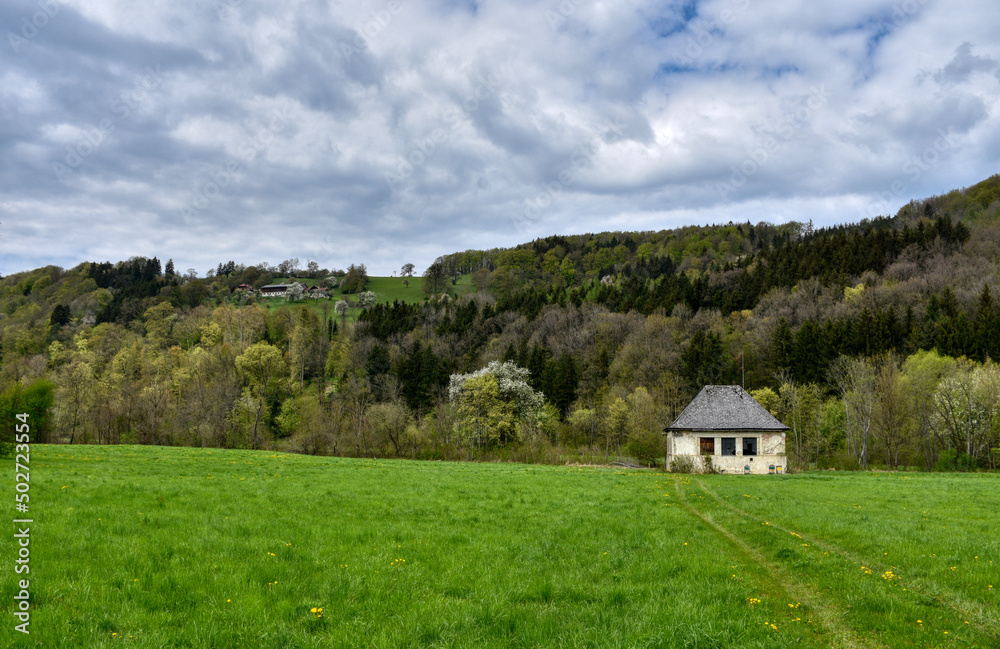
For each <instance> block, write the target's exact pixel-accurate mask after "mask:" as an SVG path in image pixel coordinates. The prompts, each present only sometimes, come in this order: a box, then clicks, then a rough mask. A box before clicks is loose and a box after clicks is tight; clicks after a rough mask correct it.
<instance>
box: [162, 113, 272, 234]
mask: <svg viewBox="0 0 1000 649" xmlns="http://www.w3.org/2000/svg"><path fill="white" fill-rule="evenodd" d="M288 123H289V115H288V114H286V113H283V112H282V111H281V110H280V109H277V108H275V109H274V110H272V111H271V119H270V121H269V122H268V124H267V126H263V127H261V128H259V129H258V130H257V132H256V133H254V135H253V136H252V137H249V138H247V139H246V140H244V141H243V142H241V143H240V145H239V146H238V147H237V149H236V155H235V156H234V157H231V158H230V159H229V160H227V161H226V163H225V164H224V165H222V166H221V167H220V168H218V169H216V170H215V171H211V172H209V173H208V174H206V176H207V177H206V178H205V179H203V180H202V182H200V183H199V184H198V185H197V186H196V188H195V190H194V192H193V193H192V194H191V197H190V198H189V199H188V200H187V201H186V203H185V205H184V207H183V209H181V218H183V219H184V223H186V224H190V223H191V221H192V220H194V218H195V217H196V216H197V215H198V214H200V213H201V212H202V211H204V210H205V208H207V207H208V206H209V205H211V203H212V201H213V200H215V199H216V198H218V197H219V196H220V195H221V194H222V190H224V189H226V188H228V187H229V186H230V185H233V184H238V183H239V182H240V179H239V176H238V174H239V173H240V172H241V171H243V170H244V169H246V168H247V165H249V164H250V163H251V162H253V161H254V160H256V159H257V156H258V155H260V153H261V152H262V151H263V150H264V149H266V148H267V146H268V145H269V144H270V143H271V142H273V141H274V138H275V135H277V134H278V133H281V132H282V131H284V130H285V129H286V128H288Z"/></svg>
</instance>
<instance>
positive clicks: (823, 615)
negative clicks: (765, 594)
mask: <svg viewBox="0 0 1000 649" xmlns="http://www.w3.org/2000/svg"><path fill="white" fill-rule="evenodd" d="M699 484H700V481H699ZM674 487H675V489H676V490H677V499H678V500H679V501H680V504H681V505H682V506H683V507H684V508H685V509H687V510H688V511H689V512H690V513H691V514H693V515H694V516H697V517H698V518H700V519H701V520H702V521H703V522H704V523H705V524H706V525H708V526H709V527H711V528H712V529H714V530H715V531H716V532H717V533H719V534H720V535H721V536H723V537H725V538H726V539H728V540H729V541H730V542H731V543H732V544H733V545H735V546H736V547H737V548H739V549H740V551H741V552H742V553H743V554H745V555H746V556H747V557H748V558H749V559H751V560H752V561H754V562H755V563H757V564H759V565H761V566H764V567H765V568H766V569H767V571H768V573H770V574H771V575H773V576H774V577H775V579H776V580H777V581H778V583H779V584H780V586H781V587H782V588H783V589H784V590H785V591H786V592H787V593H788V594H789V595H790V596H792V597H793V598H794V599H796V600H797V601H799V602H803V603H805V604H806V605H807V606H809V608H810V609H811V610H812V612H813V614H814V617H815V618H816V620H817V621H819V623H820V626H821V627H822V629H824V630H826V631H828V632H829V634H830V635H831V636H832V640H833V642H831V644H830V646H831V647H844V648H845V649H860V648H872V647H886V645H883V644H881V643H878V642H875V641H874V640H872V639H871V638H866V637H863V636H860V635H858V634H857V633H855V632H854V630H853V629H851V628H850V627H848V626H846V625H845V624H843V623H842V622H841V620H844V619H845V614H846V611H845V610H844V609H842V608H841V607H839V606H837V605H836V604H834V603H832V602H830V601H828V600H825V599H824V598H823V596H822V594H821V593H819V592H817V591H816V590H813V589H812V588H810V587H808V586H807V585H806V584H802V583H800V582H798V581H797V580H796V579H795V578H794V577H793V576H792V575H791V574H790V573H789V572H788V571H787V570H786V569H785V568H784V566H782V565H780V564H777V563H774V562H773V561H771V560H770V559H768V558H767V557H765V556H764V555H763V554H762V553H761V552H760V551H759V550H757V549H755V548H754V547H752V546H751V545H750V544H749V543H747V542H746V541H745V540H744V539H742V538H741V537H739V536H738V535H737V534H735V533H734V532H732V531H731V530H729V529H727V528H726V527H724V526H723V525H721V524H720V523H718V522H716V521H715V520H714V519H713V518H712V517H711V516H709V515H708V514H706V513H704V512H702V511H700V510H698V509H697V508H695V507H694V505H692V504H691V503H689V502H688V499H687V496H686V495H685V494H684V486H683V484H682V482H681V480H680V479H679V478H674ZM706 493H708V492H707V491H706Z"/></svg>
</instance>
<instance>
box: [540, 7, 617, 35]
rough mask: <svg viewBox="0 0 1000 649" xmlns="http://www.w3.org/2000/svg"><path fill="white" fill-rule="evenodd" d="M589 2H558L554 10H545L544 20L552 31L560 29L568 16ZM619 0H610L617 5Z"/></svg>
mask: <svg viewBox="0 0 1000 649" xmlns="http://www.w3.org/2000/svg"><path fill="white" fill-rule="evenodd" d="M590 2H591V0H560V2H559V4H558V5H556V8H555V10H554V11H553V10H552V9H546V10H545V20H546V22H548V23H549V27H551V28H552V29H559V28H560V27H562V26H563V25H564V24H565V23H566V21H567V19H569V17H570V16H572V15H573V14H575V13H576V11H577V9H579V8H580V7H582V6H584V5H586V4H590ZM618 2H621V0H612V4H617V3H618Z"/></svg>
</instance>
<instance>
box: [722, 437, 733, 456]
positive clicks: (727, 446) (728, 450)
mask: <svg viewBox="0 0 1000 649" xmlns="http://www.w3.org/2000/svg"><path fill="white" fill-rule="evenodd" d="M722 454H723V455H736V438H735V437H723V438H722Z"/></svg>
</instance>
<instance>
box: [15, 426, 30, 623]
mask: <svg viewBox="0 0 1000 649" xmlns="http://www.w3.org/2000/svg"><path fill="white" fill-rule="evenodd" d="M16 419H17V423H16V424H15V425H14V430H15V432H16V434H15V436H14V441H15V442H16V443H17V445H16V446H15V447H14V452H15V453H16V455H17V456H16V458H15V460H16V462H15V464H14V471H15V474H14V491H15V492H16V493H15V495H14V505H15V509H17V512H18V516H19V518H15V519H14V527H15V529H17V533H16V534H14V538H15V539H17V544H16V546H15V547H16V548H17V558H16V559H15V560H14V574H15V575H18V577H17V584H16V585H17V588H16V589H15V590H16V591H17V594H16V595H14V617H16V618H17V621H19V622H20V624H15V625H14V628H15V629H16V630H18V631H20V632H21V633H28V624H30V620H31V612H30V611H29V610H28V609H29V608H30V606H31V604H30V600H31V591H30V588H31V583H30V580H29V579H28V577H27V575H28V574H30V573H31V568H30V567H29V560H30V558H31V550H30V548H29V544H30V543H31V523H32V522H33V521H32V519H30V518H27V515H28V503H29V501H30V500H31V498H30V497H29V495H28V490H29V489H30V488H31V487H30V482H29V479H30V474H29V472H28V468H29V467H28V462H29V460H30V459H31V447H30V445H29V440H30V438H31V426H30V425H29V423H28V414H27V413H21V414H18V415H16ZM22 515H23V516H24V517H23V518H21V517H20V516H22Z"/></svg>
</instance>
